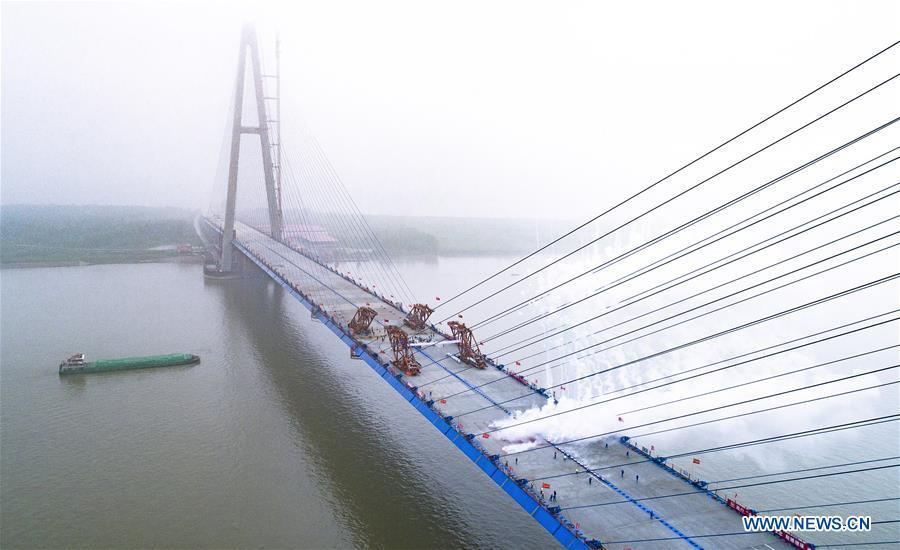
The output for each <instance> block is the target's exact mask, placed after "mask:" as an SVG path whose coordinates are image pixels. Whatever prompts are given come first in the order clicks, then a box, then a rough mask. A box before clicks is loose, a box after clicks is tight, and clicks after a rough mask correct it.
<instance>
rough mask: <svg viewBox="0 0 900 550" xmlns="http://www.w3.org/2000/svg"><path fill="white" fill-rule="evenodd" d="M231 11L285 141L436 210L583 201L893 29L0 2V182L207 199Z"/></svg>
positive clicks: (701, 5)
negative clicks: (304, 143)
mask: <svg viewBox="0 0 900 550" xmlns="http://www.w3.org/2000/svg"><path fill="white" fill-rule="evenodd" d="M246 18H251V19H254V20H256V22H257V25H258V30H259V33H260V39H261V41H263V42H265V44H266V47H267V48H269V49H270V51H268V52H267V53H266V55H267V57H268V58H269V59H271V57H272V55H271V44H272V41H273V39H274V35H275V30H276V28H277V30H278V32H279V33H280V36H281V39H282V43H283V50H284V54H283V67H282V73H283V76H284V90H283V95H284V98H285V116H284V121H285V131H284V132H285V140H284V141H285V145H286V147H290V146H291V143H292V140H294V141H295V142H296V141H299V137H298V138H295V137H294V136H300V135H301V132H308V133H309V134H312V135H314V136H316V137H317V139H318V140H319V141H320V143H321V144H322V147H323V148H324V150H325V152H326V154H327V155H328V156H329V158H330V159H331V161H332V163H333V164H334V165H335V167H336V169H337V171H338V173H339V174H340V175H341V177H342V178H343V180H344V182H345V184H346V185H347V187H348V189H349V190H350V193H351V194H352V195H353V196H354V197H355V198H356V199H357V201H358V202H359V203H360V204H361V205H362V209H363V211H364V212H367V213H406V214H411V213H418V214H423V215H438V214H440V215H453V216H489V215H495V216H504V217H548V218H572V217H574V218H583V217H586V216H589V215H591V214H593V213H596V211H598V210H599V209H600V207H601V206H603V205H604V204H605V203H608V202H609V201H610V200H612V199H613V198H616V197H620V196H623V194H624V193H625V192H626V191H628V190H633V189H637V188H638V187H639V186H642V185H645V184H647V183H649V182H651V181H653V180H655V179H657V178H659V177H661V176H663V175H665V173H666V172H667V171H669V170H672V169H674V168H676V167H678V166H679V165H680V164H681V163H683V162H685V161H687V160H690V159H691V158H693V157H694V156H696V155H697V154H699V153H701V152H703V151H705V150H706V149H708V148H710V147H712V146H714V145H716V144H718V143H719V142H720V141H722V140H724V139H725V138H727V137H730V136H731V135H733V134H734V133H736V132H737V131H739V130H741V129H743V128H744V127H746V126H748V125H749V124H751V123H753V122H755V121H756V120H758V119H759V118H761V117H762V116H764V115H767V114H769V113H771V112H772V111H774V110H776V109H777V108H779V107H781V106H783V105H784V104H786V103H788V102H789V101H790V100H792V99H794V98H795V97H797V96H799V95H801V94H803V93H805V92H807V91H809V90H811V89H812V88H814V87H815V86H817V85H819V84H820V83H822V82H824V81H825V80H827V79H829V78H831V77H832V76H834V75H836V74H838V73H839V72H841V71H843V70H845V69H846V68H849V67H850V66H852V65H854V64H855V63H857V62H858V61H860V60H862V59H864V58H865V57H867V56H869V55H871V54H872V53H874V52H876V51H878V50H880V49H882V48H884V47H886V46H887V45H888V44H890V43H892V42H894V41H895V40H897V39H898V37H900V36H898V34H900V33H898V32H897V31H898V24H897V23H898V21H900V3H898V2H896V1H885V2H877V1H869V2H846V1H841V2H831V1H821V0H816V1H810V2H784V1H777V2H768V1H762V2H744V3H733V2H639V3H638V2H617V3H610V2H554V1H543V2H527V1H526V2H523V1H510V2H505V1H504V2H500V1H497V2H491V1H488V2H485V1H473V2H468V1H461V2H440V3H439V2H421V1H416V2H402V3H399V2H359V3H347V2H340V1H339V2H314V3H303V2H287V3H249V2H248V3H224V2H216V3H199V2H128V3H119V2H108V3H103V2H98V3H81V2H64V3H44V2H3V4H2V188H0V193H2V194H0V200H2V202H3V203H4V204H12V203H56V204H88V203H91V204H139V205H175V206H184V207H190V208H197V209H200V208H203V207H205V206H206V205H207V204H208V202H209V193H210V189H211V187H212V185H213V179H214V177H215V175H216V167H217V166H218V159H219V152H220V150H221V145H222V140H223V129H224V127H225V121H226V116H227V109H228V105H229V101H230V97H231V94H232V85H233V79H234V71H235V62H236V50H237V45H238V39H239V32H240V25H241V21H242V20H244V19H246ZM897 60H898V58H897V56H894V57H892V58H891V59H890V60H888V61H890V62H892V63H894V65H893V67H894V71H893V72H897V70H896V69H897V67H898V64H897ZM869 85H871V84H869ZM848 86H849V84H848ZM850 88H852V89H853V90H856V91H858V90H859V89H860V88H859V87H857V88H853V87H852V86H850ZM850 88H848V89H850ZM893 89H894V90H896V88H893ZM854 93H856V92H854ZM835 97H837V96H835ZM894 99H896V97H895V98H894ZM893 104H896V101H893ZM822 105H824V104H822ZM895 106H896V105H895ZM879 108H881V109H882V111H883V112H886V111H888V110H890V109H886V108H885V104H882V105H881V106H880V107H879ZM811 112H814V111H811ZM772 135H774V134H772Z"/></svg>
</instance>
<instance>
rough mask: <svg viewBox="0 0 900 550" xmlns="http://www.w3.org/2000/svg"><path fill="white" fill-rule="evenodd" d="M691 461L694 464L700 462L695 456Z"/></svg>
mask: <svg viewBox="0 0 900 550" xmlns="http://www.w3.org/2000/svg"><path fill="white" fill-rule="evenodd" d="M691 462H693V463H694V464H700V459H699V458H695V459H694V460H691Z"/></svg>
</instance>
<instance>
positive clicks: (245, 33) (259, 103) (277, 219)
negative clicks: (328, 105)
mask: <svg viewBox="0 0 900 550" xmlns="http://www.w3.org/2000/svg"><path fill="white" fill-rule="evenodd" d="M248 54H249V57H250V60H249V62H250V65H251V67H252V78H253V91H254V95H255V96H256V113H257V124H258V126H244V124H243V112H244V79H245V73H246V68H247V63H248V60H247V56H248ZM259 59H260V58H259V45H258V43H257V40H256V29H255V28H254V27H253V25H251V24H249V23H246V24H244V27H243V30H242V31H241V46H240V49H239V54H238V69H237V80H236V81H235V86H234V116H233V120H232V127H231V157H230V160H229V163H228V196H227V198H226V201H225V226H224V228H223V229H224V230H223V232H222V234H223V235H225V236H226V239H227V242H223V246H222V253H221V257H220V262H219V266H220V268H221V269H222V271H231V268H232V264H231V262H232V260H231V256H232V247H231V246H229V244H230V242H231V239H232V238H233V237H232V235H233V234H234V210H235V202H236V200H237V177H238V164H239V162H240V155H241V136H242V135H244V134H255V135H258V136H259V140H260V145H261V146H262V147H261V149H262V161H263V177H264V179H265V185H266V202H267V206H268V210H269V230H270V234H271V236H272V238H273V239H275V240H276V241H282V240H283V236H284V235H283V231H284V229H283V220H284V216H283V213H282V210H281V197H280V194H281V189H280V188H279V185H278V182H277V181H276V178H275V168H274V165H273V163H272V140H271V139H270V136H269V127H268V123H269V122H271V120H270V119H269V115H268V112H267V109H266V101H265V100H266V98H265V95H264V92H263V76H264V75H263V74H262V67H261V65H260V60H259ZM278 141H279V142H280V141H281V136H278ZM279 147H280V143H279ZM278 169H279V171H280V170H281V167H280V166H279V167H278ZM279 179H280V178H279Z"/></svg>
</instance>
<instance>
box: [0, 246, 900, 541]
mask: <svg viewBox="0 0 900 550" xmlns="http://www.w3.org/2000/svg"><path fill="white" fill-rule="evenodd" d="M504 261H508V260H506V259H504V258H455V259H446V258H442V259H437V260H431V261H405V262H402V264H401V265H400V270H401V271H402V272H403V273H404V274H405V275H407V277H408V278H409V279H410V282H411V285H412V286H413V287H414V288H417V289H423V288H425V289H429V290H430V289H432V288H442V287H443V286H444V284H445V283H446V281H449V280H453V279H454V278H456V279H460V278H462V279H465V280H477V277H478V275H480V274H486V273H490V272H491V270H492V269H494V268H496V267H497V266H499V265H501V264H502V263H503V262H504ZM0 276H2V296H0V299H2V326H0V329H2V342H0V345H2V350H0V351H2V355H0V365H2V368H0V407H2V408H0V415H2V424H0V478H2V487H0V518H2V526H0V527H2V529H0V546H2V547H4V548H13V547H33V548H61V547H67V548H73V547H79V548H87V547H90V548H98V547H115V548H138V547H140V548H148V547H204V548H224V547H228V548H233V547H306V548H313V547H375V548H381V547H418V548H421V547H465V548H473V547H485V548H498V547H505V548H548V547H554V546H555V542H554V541H553V540H552V539H551V538H550V536H549V535H548V534H547V533H546V532H545V531H544V530H543V529H542V528H540V527H539V526H538V525H537V524H536V523H535V522H534V521H532V520H531V519H530V518H529V517H528V516H527V514H525V512H523V511H522V510H521V509H520V508H519V507H518V506H516V505H515V504H514V503H513V502H512V501H511V500H510V499H509V498H508V497H507V496H506V495H505V494H504V493H503V492H502V491H501V490H499V489H497V488H496V486H495V485H494V484H493V483H492V482H491V481H489V480H488V479H487V478H486V477H485V476H484V475H483V474H482V473H481V472H480V470H479V469H477V468H476V467H475V466H474V465H473V464H471V462H469V461H468V460H467V459H465V458H464V457H463V455H462V454H461V453H459V452H458V451H457V450H456V449H455V447H453V446H452V445H451V444H450V443H449V442H448V441H447V440H446V439H445V438H444V437H443V436H441V435H440V434H439V433H438V432H437V431H435V430H434V429H433V428H431V427H430V426H429V424H428V423H427V422H426V421H425V420H424V419H423V418H422V417H421V416H420V415H419V414H417V413H415V412H414V410H413V409H412V408H410V407H409V406H408V405H407V404H405V403H403V401H402V399H401V398H399V396H397V395H396V393H395V392H394V391H393V390H392V389H390V388H389V387H388V385H387V384H384V383H383V382H382V381H380V380H379V379H378V377H377V376H376V375H375V374H374V373H373V372H372V371H371V370H370V369H369V368H368V367H367V366H366V365H365V364H364V363H362V362H360V361H353V360H351V359H350V358H349V356H348V350H347V348H346V347H345V346H344V345H343V344H342V343H340V342H339V341H338V340H337V339H335V338H334V337H333V335H332V334H331V333H330V332H329V331H328V330H327V329H325V328H324V327H323V326H322V325H320V324H319V323H317V322H315V321H313V320H311V319H310V315H309V313H308V311H307V310H305V309H304V308H303V307H302V306H301V305H300V304H299V303H297V302H296V301H295V300H293V299H291V298H290V297H289V296H286V295H285V294H284V293H283V292H282V291H281V289H280V288H279V287H277V286H276V285H275V284H274V283H271V282H269V281H267V280H266V279H264V278H255V279H247V280H240V281H230V282H226V283H210V282H207V281H205V280H204V279H203V277H202V274H201V268H200V266H199V265H189V264H135V265H99V266H85V267H66V268H40V269H22V270H4V271H3V272H2V274H0ZM426 292H427V291H426ZM79 351H84V352H86V353H88V354H89V355H90V356H92V357H94V358H96V357H100V356H102V357H118V356H129V355H144V354H157V353H172V352H190V353H196V354H198V355H200V356H201V357H202V362H201V363H200V364H199V365H196V366H191V367H176V368H168V369H156V370H146V371H131V372H121V373H107V374H98V375H92V376H72V377H60V376H58V375H57V372H56V369H57V364H58V363H59V361H60V360H61V359H63V358H64V357H66V356H68V355H70V354H72V353H75V352H79ZM896 433H897V432H896V430H895V429H894V428H891V429H889V430H888V431H886V432H885V431H883V432H881V435H880V436H879V437H887V439H888V441H887V442H885V441H884V440H882V441H881V443H879V444H880V445H881V446H882V449H881V450H880V451H879V452H876V453H874V454H873V453H872V452H866V451H865V449H862V448H860V446H861V445H862V446H863V447H864V446H865V444H864V443H862V442H859V441H858V442H856V443H855V444H854V445H853V447H854V448H855V449H856V451H853V452H842V453H840V454H841V458H844V457H846V458H848V459H851V460H852V459H854V458H855V457H857V456H862V457H866V456H875V455H877V456H881V455H890V454H891V453H893V452H896V448H897V445H896V439H895V438H894V436H896ZM892 438H894V439H893V440H892ZM800 452H803V451H802V450H801V451H800ZM822 456H825V458H822ZM835 456H836V455H835ZM813 458H816V457H813ZM819 462H826V463H829V462H839V460H837V458H830V457H828V456H827V455H819ZM882 479H884V480H886V483H887V487H885V486H884V485H882V487H875V488H870V489H871V490H866V491H863V490H861V489H859V490H857V489H853V490H848V491H837V492H835V491H831V490H825V491H824V492H823V493H822V494H821V495H818V496H817V498H824V499H831V500H834V499H838V500H839V499H842V498H847V495H850V496H852V497H853V498H857V495H862V496H861V498H875V497H878V496H887V494H888V493H892V494H896V492H897V490H896V489H897V485H896V480H897V478H896V471H894V472H893V473H892V474H887V475H886V476H885V477H883V478H882ZM892 484H893V487H891V485H892ZM878 489H885V490H883V491H879V490H878ZM785 490H786V491H788V496H789V491H790V489H785ZM882 493H884V494H882ZM814 500H815V499H814ZM847 500H850V498H847ZM879 510H880V511H881V512H883V517H885V516H884V515H891V514H893V513H894V512H893V511H895V510H897V507H896V504H895V503H888V504H886V505H885V506H883V507H881V508H879ZM893 531H896V530H890V531H887V532H885V531H881V533H880V535H885V536H890V533H891V532H893ZM886 533H887V535H886ZM879 538H883V536H880V537H879Z"/></svg>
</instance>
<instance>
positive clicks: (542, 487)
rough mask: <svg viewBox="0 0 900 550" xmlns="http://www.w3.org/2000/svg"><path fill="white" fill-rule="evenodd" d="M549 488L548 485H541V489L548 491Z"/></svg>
mask: <svg viewBox="0 0 900 550" xmlns="http://www.w3.org/2000/svg"><path fill="white" fill-rule="evenodd" d="M549 488H550V484H549V483H541V489H549Z"/></svg>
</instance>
